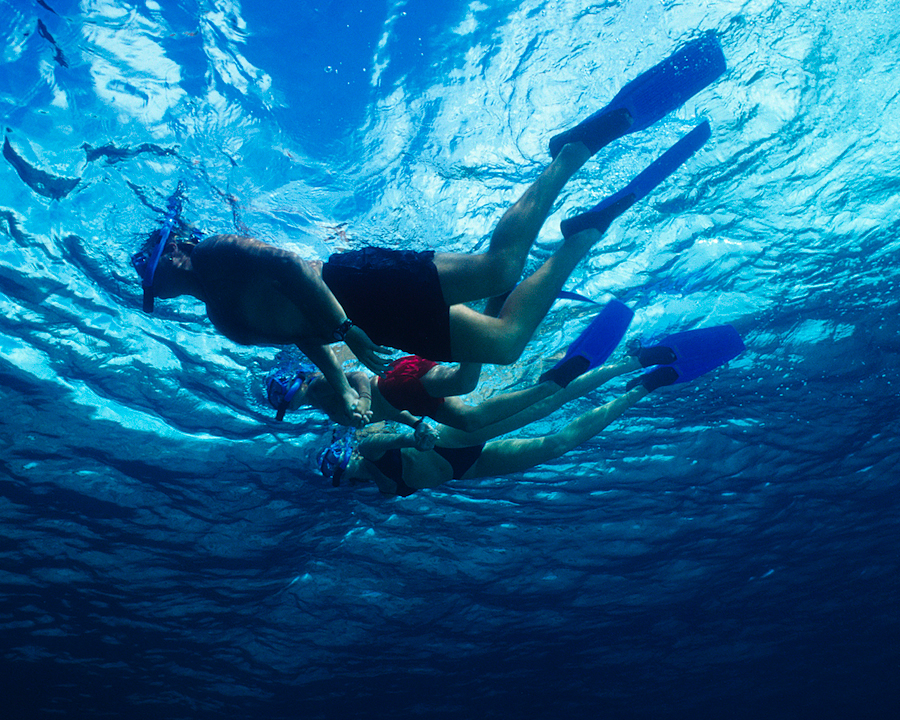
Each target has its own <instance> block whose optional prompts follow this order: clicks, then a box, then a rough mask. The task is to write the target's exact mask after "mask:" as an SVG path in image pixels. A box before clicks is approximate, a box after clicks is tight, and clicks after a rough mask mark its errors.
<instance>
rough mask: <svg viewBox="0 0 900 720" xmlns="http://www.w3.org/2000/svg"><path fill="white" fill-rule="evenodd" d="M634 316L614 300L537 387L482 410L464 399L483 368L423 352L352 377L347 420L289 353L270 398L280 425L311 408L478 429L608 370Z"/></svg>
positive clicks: (336, 418) (332, 414)
mask: <svg viewBox="0 0 900 720" xmlns="http://www.w3.org/2000/svg"><path fill="white" fill-rule="evenodd" d="M489 309H490V308H486V311H489ZM633 317H634V312H633V311H632V310H631V309H630V308H629V307H627V306H626V305H625V304H624V303H621V302H619V301H618V300H611V301H610V302H609V303H607V305H606V306H605V307H604V308H603V309H602V310H601V312H599V313H598V314H597V315H596V316H595V317H594V318H593V320H591V322H590V323H589V324H588V325H587V327H586V328H585V329H584V330H583V331H582V333H581V334H580V335H579V336H578V338H577V339H576V340H575V341H574V342H573V343H572V344H571V345H570V346H569V349H568V351H567V352H566V355H565V357H563V358H562V359H561V360H560V361H559V362H558V363H556V365H554V367H552V368H551V369H550V370H548V371H547V372H545V373H544V374H542V375H541V377H540V380H539V382H538V383H537V384H536V385H534V386H532V387H530V388H527V389H525V390H519V391H516V392H511V393H503V394H501V395H497V396H494V397H492V398H490V399H488V400H486V401H484V402H482V403H479V404H478V405H469V404H467V403H465V402H463V401H462V400H460V399H459V397H458V396H460V395H466V394H468V393H470V392H472V391H473V390H475V388H476V387H477V385H478V379H479V377H480V375H481V365H480V364H477V363H460V364H458V365H455V366H451V365H444V364H439V363H436V362H433V361H432V360H427V359H425V358H421V357H418V356H417V355H408V356H404V357H401V358H399V359H397V360H395V361H394V362H393V363H392V364H391V367H390V369H389V370H388V371H387V372H386V373H385V374H384V375H382V376H380V377H379V376H377V375H376V376H370V375H367V374H366V373H364V372H359V371H355V372H351V373H347V382H348V383H349V384H350V386H351V387H352V388H353V389H354V390H356V392H357V394H358V395H359V402H358V403H357V406H356V409H357V413H358V414H359V417H351V416H349V415H346V414H345V413H344V412H343V407H342V406H341V404H340V403H339V402H338V399H337V397H336V395H335V392H334V390H333V389H332V387H331V386H330V385H329V384H328V383H327V382H325V380H324V378H323V377H322V375H321V373H317V372H316V371H315V368H314V367H313V366H311V365H309V364H308V363H303V362H301V361H298V360H297V359H296V358H295V357H293V356H292V355H291V354H290V353H289V352H287V351H284V352H282V353H281V354H280V355H279V357H278V358H277V359H276V365H275V367H273V368H272V370H270V371H269V373H268V374H267V376H266V398H267V399H268V401H269V404H270V405H271V406H272V407H273V408H275V410H276V415H275V419H276V420H281V419H283V418H284V414H285V412H286V411H287V410H297V409H298V408H300V407H302V406H309V407H314V408H316V409H317V410H321V411H322V412H324V413H325V414H326V415H328V417H329V418H330V419H331V421H332V422H335V423H337V424H339V425H349V426H354V427H362V426H363V425H365V424H368V423H376V422H381V421H383V420H391V421H394V422H399V423H402V424H404V425H409V426H410V427H418V426H419V423H420V421H421V418H422V417H429V418H432V419H433V420H437V421H438V422H440V423H442V424H444V425H448V426H449V427H453V428H456V429H458V430H463V431H466V432H473V431H475V430H479V429H481V428H484V427H487V426H488V425H493V424H494V423H497V422H499V421H501V420H503V419H505V418H507V417H509V416H511V415H515V414H516V413H517V412H519V411H520V410H522V409H524V408H526V407H529V406H530V405H533V404H534V403H536V402H538V401H539V400H543V399H544V398H546V397H549V396H550V395H552V394H553V393H555V392H557V391H558V390H559V389H560V388H562V387H566V386H567V385H568V384H569V383H570V382H571V381H572V380H573V379H574V378H576V377H578V375H581V374H582V373H584V372H586V371H587V370H590V369H591V368H594V367H597V366H598V365H602V364H603V363H604V362H605V361H606V360H607V358H608V357H609V356H610V355H611V354H612V352H613V350H615V348H616V347H617V346H618V344H619V343H620V342H621V340H622V338H623V337H624V336H625V332H626V330H627V329H628V326H629V324H630V323H631V319H632V318H633Z"/></svg>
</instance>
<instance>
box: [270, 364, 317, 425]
mask: <svg viewBox="0 0 900 720" xmlns="http://www.w3.org/2000/svg"><path fill="white" fill-rule="evenodd" d="M276 360H278V361H279V364H278V365H276V366H275V367H274V368H272V369H271V370H270V371H269V374H268V375H266V398H267V399H268V400H269V405H271V406H272V407H273V408H275V410H276V411H277V412H276V414H275V419H276V420H279V421H281V420H284V414H285V412H286V411H287V409H288V407H290V404H291V400H293V399H294V396H295V395H296V394H297V392H298V391H299V390H300V388H302V387H303V383H305V382H306V381H307V380H308V379H309V376H310V375H312V374H313V373H314V372H315V368H314V367H313V366H312V365H307V364H306V363H302V362H300V361H298V360H296V359H295V358H292V357H291V356H290V355H287V354H284V353H282V355H280V356H279V357H278V358H276Z"/></svg>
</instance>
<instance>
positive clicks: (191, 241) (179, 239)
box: [141, 228, 197, 255]
mask: <svg viewBox="0 0 900 720" xmlns="http://www.w3.org/2000/svg"><path fill="white" fill-rule="evenodd" d="M182 229H183V228H177V229H176V230H175V231H173V232H172V234H171V235H169V239H168V241H167V242H174V243H175V245H176V246H177V247H178V249H179V250H180V251H181V252H183V253H184V254H185V255H190V254H191V253H192V252H194V248H195V247H197V239H196V237H194V236H193V235H191V234H190V233H189V232H188V233H182V232H180V231H181V230H182ZM161 234H162V230H161V229H160V228H157V229H156V230H154V231H153V232H152V233H150V234H149V235H148V236H147V239H146V240H145V241H144V244H143V246H142V247H141V250H143V251H144V252H146V253H151V252H153V249H154V248H155V247H156V244H157V243H158V242H159V238H160V235H161Z"/></svg>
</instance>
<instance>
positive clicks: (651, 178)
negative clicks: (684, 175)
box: [559, 121, 712, 237]
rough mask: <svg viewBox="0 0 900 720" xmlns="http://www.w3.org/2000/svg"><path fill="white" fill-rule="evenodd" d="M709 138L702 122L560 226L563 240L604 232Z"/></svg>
mask: <svg viewBox="0 0 900 720" xmlns="http://www.w3.org/2000/svg"><path fill="white" fill-rule="evenodd" d="M711 134H712V133H711V130H710V128H709V123H708V122H705V121H704V122H702V123H700V124H699V125H698V126H697V127H695V128H694V129H693V130H691V131H690V132H689V133H688V134H687V135H685V136H684V137H683V138H681V140H679V141H678V142H677V143H675V144H674V145H673V146H672V147H670V148H669V149H668V150H666V151H665V152H664V153H663V154H662V155H661V156H660V157H658V158H657V159H656V160H654V161H653V162H652V163H650V165H649V166H648V167H647V169H646V170H644V171H643V172H642V173H641V174H640V175H638V176H637V177H636V178H635V179H634V180H632V181H631V182H630V183H628V184H627V185H626V186H625V187H624V188H622V189H621V190H619V191H618V192H617V193H613V194H612V195H610V196H609V197H608V198H606V199H605V200H601V201H600V202H599V203H597V204H596V205H595V206H594V207H592V208H591V209H590V210H587V211H585V212H583V213H581V214H580V215H576V216H575V217H571V218H568V219H566V220H563V221H562V222H561V223H560V224H559V229H560V230H561V231H562V234H563V237H569V236H570V235H574V234H575V233H578V232H581V231H582V230H587V229H588V228H596V229H597V230H599V231H600V232H605V231H606V228H608V227H609V225H610V223H611V222H612V221H613V220H615V219H616V218H617V217H618V216H619V215H621V214H622V213H623V212H625V211H626V210H627V209H628V208H630V207H631V206H632V205H634V203H636V202H637V201H638V200H640V199H642V198H645V197H647V195H648V194H649V193H650V191H651V190H653V188H655V187H656V186H657V185H659V184H660V183H661V182H662V181H663V180H665V179H666V178H667V177H669V175H671V174H672V173H673V172H675V171H676V170H677V169H678V168H679V167H681V166H682V165H683V164H684V163H685V162H686V161H687V159H688V158H690V157H691V155H693V154H694V153H695V152H697V151H698V150H699V149H700V148H701V147H703V145H704V143H706V141H707V140H709V138H710V135H711Z"/></svg>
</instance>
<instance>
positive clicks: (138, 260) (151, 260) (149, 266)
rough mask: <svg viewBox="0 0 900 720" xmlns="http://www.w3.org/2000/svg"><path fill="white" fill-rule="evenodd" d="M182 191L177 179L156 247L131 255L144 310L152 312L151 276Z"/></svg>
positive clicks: (175, 217) (170, 230)
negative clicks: (141, 290)
mask: <svg viewBox="0 0 900 720" xmlns="http://www.w3.org/2000/svg"><path fill="white" fill-rule="evenodd" d="M182 192H184V185H183V184H182V183H181V181H179V182H178V187H176V188H175V192H174V193H172V195H171V196H170V197H169V200H168V202H167V205H166V215H165V217H164V218H163V221H162V227H160V229H159V242H157V243H156V247H154V248H153V250H150V251H147V250H140V251H139V252H136V253H135V254H134V255H132V256H131V265H132V266H133V267H134V269H135V270H137V273H138V275H140V276H141V287H143V288H144V312H148V313H151V312H153V276H154V275H155V274H156V268H157V266H158V265H159V260H160V258H161V257H162V254H163V250H165V248H166V243H167V242H168V241H169V237H170V236H171V234H172V230H173V228H174V227H175V223H177V222H178V216H179V215H180V214H181V195H182Z"/></svg>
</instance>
